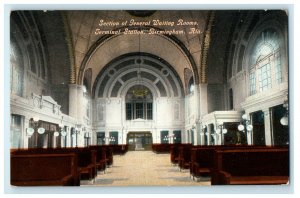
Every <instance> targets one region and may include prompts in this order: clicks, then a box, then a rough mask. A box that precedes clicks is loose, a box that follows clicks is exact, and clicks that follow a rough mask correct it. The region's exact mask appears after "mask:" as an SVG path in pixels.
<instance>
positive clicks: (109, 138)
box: [103, 136, 116, 145]
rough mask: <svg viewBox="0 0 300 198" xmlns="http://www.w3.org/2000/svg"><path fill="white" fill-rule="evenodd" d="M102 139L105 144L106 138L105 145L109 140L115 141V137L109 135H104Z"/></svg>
mask: <svg viewBox="0 0 300 198" xmlns="http://www.w3.org/2000/svg"><path fill="white" fill-rule="evenodd" d="M103 140H104V142H105V144H106V140H107V145H108V144H109V143H110V142H115V141H116V140H115V137H113V136H111V137H109V136H106V137H104V138H103Z"/></svg>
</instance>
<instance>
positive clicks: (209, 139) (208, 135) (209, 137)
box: [207, 125, 211, 145]
mask: <svg viewBox="0 0 300 198" xmlns="http://www.w3.org/2000/svg"><path fill="white" fill-rule="evenodd" d="M210 126H211V125H207V145H210V144H211V127H210Z"/></svg>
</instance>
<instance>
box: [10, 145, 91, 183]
mask: <svg viewBox="0 0 300 198" xmlns="http://www.w3.org/2000/svg"><path fill="white" fill-rule="evenodd" d="M67 153H74V154H76V155H77V168H78V170H77V171H78V172H79V175H80V179H89V180H90V179H93V178H94V177H95V176H96V174H97V169H96V168H97V166H96V151H95V150H94V149H89V148H47V149H43V148H32V149H19V150H13V151H12V152H11V155H12V154H18V155H19V154H24V155H25V154H46V155H47V154H67Z"/></svg>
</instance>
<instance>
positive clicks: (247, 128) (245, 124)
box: [238, 114, 253, 144]
mask: <svg viewBox="0 0 300 198" xmlns="http://www.w3.org/2000/svg"><path fill="white" fill-rule="evenodd" d="M238 130H239V131H241V132H244V133H245V132H251V131H252V130H253V125H252V124H251V122H250V120H249V119H248V116H247V114H243V115H242V121H241V123H240V124H239V126H238ZM246 142H247V144H248V134H247V133H246Z"/></svg>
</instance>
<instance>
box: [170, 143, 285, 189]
mask: <svg viewBox="0 0 300 198" xmlns="http://www.w3.org/2000/svg"><path fill="white" fill-rule="evenodd" d="M170 158H171V162H172V163H173V164H178V166H179V168H180V169H190V174H191V176H192V177H193V178H201V177H206V176H209V177H211V184H212V185H223V184H240V185H242V184H287V183H288V181H289V149H288V147H285V146H283V147H267V146H242V145H240V146H236V145H233V146H192V145H191V144H177V145H176V144H175V145H172V146H171V147H170Z"/></svg>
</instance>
